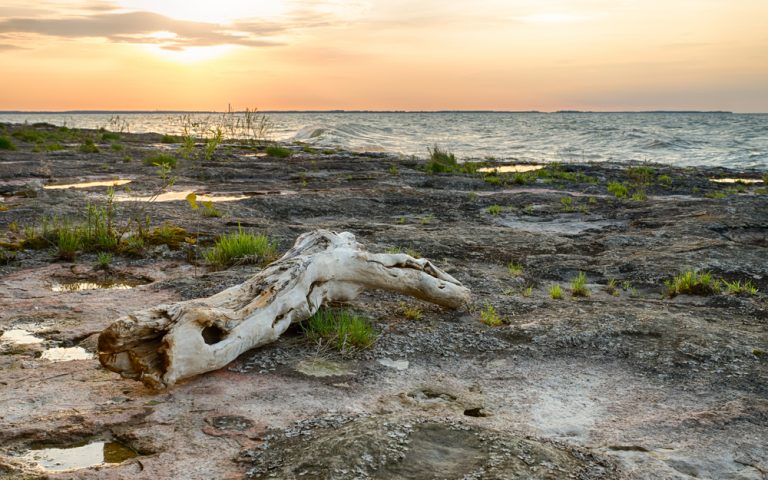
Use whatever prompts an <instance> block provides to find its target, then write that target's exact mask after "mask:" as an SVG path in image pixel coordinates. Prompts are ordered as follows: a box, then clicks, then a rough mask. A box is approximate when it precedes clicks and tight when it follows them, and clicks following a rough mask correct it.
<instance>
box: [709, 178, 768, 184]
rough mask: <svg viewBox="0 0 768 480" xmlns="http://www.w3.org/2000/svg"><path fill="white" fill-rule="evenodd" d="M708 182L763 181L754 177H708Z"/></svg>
mask: <svg viewBox="0 0 768 480" xmlns="http://www.w3.org/2000/svg"><path fill="white" fill-rule="evenodd" d="M709 181H710V182H715V183H763V181H762V180H758V179H756V178H710V179H709Z"/></svg>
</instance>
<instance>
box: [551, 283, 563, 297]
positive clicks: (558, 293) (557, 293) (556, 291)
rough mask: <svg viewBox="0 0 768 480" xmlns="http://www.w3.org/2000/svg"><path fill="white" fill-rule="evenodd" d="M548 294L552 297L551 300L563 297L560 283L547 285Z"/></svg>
mask: <svg viewBox="0 0 768 480" xmlns="http://www.w3.org/2000/svg"><path fill="white" fill-rule="evenodd" d="M549 296H550V297H552V299H553V300H560V299H561V298H563V289H562V288H560V285H552V286H551V287H549Z"/></svg>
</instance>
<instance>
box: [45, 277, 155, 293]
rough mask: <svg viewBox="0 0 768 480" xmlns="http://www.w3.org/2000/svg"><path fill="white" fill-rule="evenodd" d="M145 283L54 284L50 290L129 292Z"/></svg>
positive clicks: (135, 281)
mask: <svg viewBox="0 0 768 480" xmlns="http://www.w3.org/2000/svg"><path fill="white" fill-rule="evenodd" d="M145 283H146V282H140V281H137V280H133V281H112V280H108V281H105V282H68V283H54V284H52V285H51V290H52V291H54V292H80V291H82V290H129V289H131V288H133V287H137V286H139V285H144V284H145Z"/></svg>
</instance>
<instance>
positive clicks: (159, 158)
mask: <svg viewBox="0 0 768 480" xmlns="http://www.w3.org/2000/svg"><path fill="white" fill-rule="evenodd" d="M144 165H154V166H156V167H163V166H164V167H166V168H169V169H170V168H176V157H174V156H173V155H169V154H167V153H158V154H157V155H152V156H151V157H148V158H146V159H144Z"/></svg>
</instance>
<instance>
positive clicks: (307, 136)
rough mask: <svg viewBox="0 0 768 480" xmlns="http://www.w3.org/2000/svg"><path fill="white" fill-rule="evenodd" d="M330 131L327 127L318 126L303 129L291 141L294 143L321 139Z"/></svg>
mask: <svg viewBox="0 0 768 480" xmlns="http://www.w3.org/2000/svg"><path fill="white" fill-rule="evenodd" d="M327 130H328V128H327V127H318V126H307V127H302V128H301V129H300V130H299V131H298V132H296V133H295V134H294V135H293V136H292V137H291V140H294V141H298V142H301V141H305V140H314V139H316V138H320V137H321V136H323V134H324V133H325V132H326V131H327Z"/></svg>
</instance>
